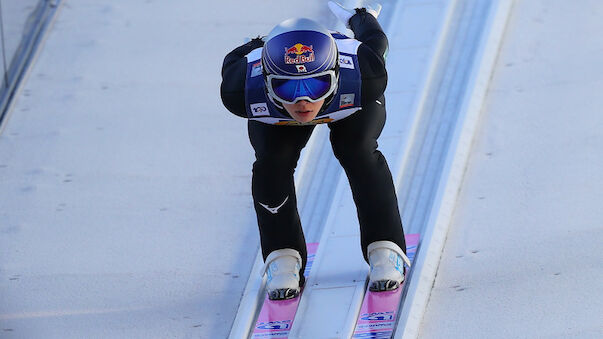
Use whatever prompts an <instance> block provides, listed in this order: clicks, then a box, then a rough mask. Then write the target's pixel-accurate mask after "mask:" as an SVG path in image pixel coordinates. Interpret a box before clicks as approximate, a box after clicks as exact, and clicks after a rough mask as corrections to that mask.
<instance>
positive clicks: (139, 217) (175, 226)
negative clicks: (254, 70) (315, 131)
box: [0, 0, 332, 339]
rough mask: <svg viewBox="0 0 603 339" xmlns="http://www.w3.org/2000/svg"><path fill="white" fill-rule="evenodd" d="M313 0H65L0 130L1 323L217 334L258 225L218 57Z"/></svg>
mask: <svg viewBox="0 0 603 339" xmlns="http://www.w3.org/2000/svg"><path fill="white" fill-rule="evenodd" d="M302 15H303V16H309V17H316V18H317V19H318V20H320V21H325V22H326V21H327V20H332V18H331V17H329V16H330V13H329V12H328V9H327V7H326V1H308V2H305V3H304V6H303V10H301V9H300V8H299V7H298V6H289V5H284V4H283V3H282V2H281V1H276V0H271V1H261V2H244V1H238V0H237V1H235V0H224V1H219V2H211V1H194V0H180V1H177V2H173V1H150V0H133V1H109V2H99V1H93V0H78V1H71V0H65V1H63V2H62V7H61V9H60V11H59V13H58V15H57V18H56V21H55V22H54V25H53V26H51V28H50V31H49V32H48V34H47V39H46V41H44V43H43V46H42V49H41V51H40V53H39V54H38V57H37V59H36V60H35V62H34V64H33V66H32V68H31V69H30V71H29V73H28V77H27V79H26V80H25V82H24V85H23V86H22V88H21V90H20V92H19V93H18V94H17V99H16V102H15V103H14V105H13V107H12V110H11V112H10V114H9V116H8V119H7V120H6V121H5V125H4V128H3V131H2V133H1V135H0V191H1V192H2V194H0V337H2V338H29V339H31V338H225V337H226V336H227V335H228V332H229V330H230V326H231V324H232V321H233V319H234V316H235V314H236V310H237V306H238V304H239V300H240V296H241V294H242V292H243V288H244V286H245V283H246V282H247V278H248V274H249V271H250V269H251V264H252V262H253V259H254V256H255V254H256V253H257V246H258V243H259V241H258V235H257V229H256V225H255V224H254V220H255V216H254V212H253V210H252V204H251V198H250V186H251V184H250V182H251V164H252V161H253V152H252V149H251V147H250V145H249V142H248V140H247V125H246V121H245V120H244V119H241V118H238V117H236V116H234V115H232V114H230V113H228V112H227V111H226V109H225V108H224V107H223V106H222V103H221V100H220V98H219V84H220V81H221V76H220V69H221V64H222V60H223V57H224V55H225V54H226V53H228V52H229V51H230V50H232V49H233V48H234V47H236V46H238V45H239V44H241V43H243V40H244V38H245V37H252V36H257V35H265V34H267V33H268V31H269V30H270V29H271V28H272V27H273V26H274V25H275V24H276V23H278V22H280V21H282V20H284V19H286V18H288V17H294V16H302Z"/></svg>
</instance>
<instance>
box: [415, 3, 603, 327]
mask: <svg viewBox="0 0 603 339" xmlns="http://www.w3.org/2000/svg"><path fill="white" fill-rule="evenodd" d="M602 15H603V4H602V3H601V2H600V1H578V2H575V1H573V2H567V1H549V0H533V1H532V0H531V1H517V2H516V4H515V8H514V10H513V12H512V15H511V18H510V22H509V24H508V28H507V32H506V37H505V40H504V41H503V45H502V49H501V54H500V56H499V59H498V63H497V66H496V69H495V73H494V77H493V80H492V82H491V85H490V89H489V92H488V96H487V99H486V102H485V105H484V108H483V116H482V117H483V118H482V123H481V129H480V130H479V132H478V134H477V136H476V140H475V144H474V148H473V151H472V154H471V157H470V161H469V165H468V169H467V173H466V175H465V181H464V184H463V188H462V190H461V192H460V196H459V201H458V205H457V208H456V213H455V217H454V219H453V223H452V225H451V228H450V231H449V234H448V240H447V243H446V246H445V249H444V252H443V255H442V259H441V262H440V266H439V270H438V274H437V277H436V281H435V285H434V287H433V291H432V294H431V299H430V302H429V305H428V308H427V311H426V314H425V317H424V320H423V325H422V330H421V333H420V334H419V337H420V338H442V337H446V338H601V337H603V318H602V317H601V315H602V314H603V296H602V294H601V286H602V285H601V284H602V282H603V264H602V263H603V260H602V257H603V255H602V254H603V250H602V247H601V244H602V243H603V212H602V210H601V202H602V198H601V192H602V191H603V161H602V157H601V149H602V148H603V116H602V115H601V109H600V107H601V106H603V97H602V96H601V93H602V92H603V67H602V66H603V64H602V63H601V60H603V50H602V49H601V46H602V45H603V37H602V36H601V34H600V33H601V31H603V22H602V21H601V16H602Z"/></svg>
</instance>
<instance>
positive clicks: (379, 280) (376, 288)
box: [367, 241, 410, 292]
mask: <svg viewBox="0 0 603 339" xmlns="http://www.w3.org/2000/svg"><path fill="white" fill-rule="evenodd" d="M367 252H368V257H369V263H370V265H371V272H370V279H369V289H370V290H371V291H373V292H381V291H392V290H395V289H397V288H398V287H400V284H402V282H403V281H404V263H406V265H408V267H410V260H408V257H407V256H406V254H404V252H403V251H402V249H401V248H400V246H398V245H396V244H395V243H393V242H391V241H375V242H373V243H371V244H370V245H368V249H367Z"/></svg>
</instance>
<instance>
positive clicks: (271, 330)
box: [251, 242, 318, 339]
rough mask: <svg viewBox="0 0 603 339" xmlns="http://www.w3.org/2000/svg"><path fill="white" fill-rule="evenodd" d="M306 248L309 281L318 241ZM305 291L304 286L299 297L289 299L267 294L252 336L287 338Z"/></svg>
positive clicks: (306, 273)
mask: <svg viewBox="0 0 603 339" xmlns="http://www.w3.org/2000/svg"><path fill="white" fill-rule="evenodd" d="M306 248H307V249H308V260H307V262H306V268H305V270H304V276H305V277H306V281H308V275H309V273H310V270H311V269H312V264H313V263H314V257H315V256H316V250H317V249H318V243H317V242H315V243H308V244H306ZM303 292H304V290H303V288H302V290H301V291H300V293H299V295H298V296H297V297H295V298H293V299H289V300H270V299H269V298H268V295H266V297H265V298H264V303H263V304H262V309H261V310H260V314H259V315H258V319H257V321H256V323H255V327H254V329H253V333H252V335H251V338H252V339H260V338H279V339H280V338H287V337H288V336H289V332H291V326H293V319H294V318H295V313H297V306H299V301H300V298H301V296H302V294H303Z"/></svg>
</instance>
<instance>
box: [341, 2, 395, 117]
mask: <svg viewBox="0 0 603 339" xmlns="http://www.w3.org/2000/svg"><path fill="white" fill-rule="evenodd" d="M349 24H350V28H351V29H352V31H353V32H354V35H355V38H356V39H357V40H359V41H361V42H362V44H360V46H359V47H358V63H359V64H360V73H361V74H362V104H363V105H364V104H365V103H367V102H369V101H374V100H377V99H378V98H380V97H381V96H382V95H383V92H385V87H386V86H387V71H386V69H385V53H386V52H387V48H388V42H387V36H385V33H384V32H383V29H382V28H381V25H379V22H378V21H377V19H376V18H375V17H374V16H373V15H371V14H370V13H368V12H366V10H365V9H364V8H362V9H357V10H356V14H354V16H352V17H351V18H350V21H349Z"/></svg>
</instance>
